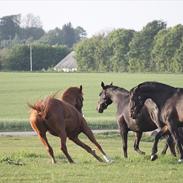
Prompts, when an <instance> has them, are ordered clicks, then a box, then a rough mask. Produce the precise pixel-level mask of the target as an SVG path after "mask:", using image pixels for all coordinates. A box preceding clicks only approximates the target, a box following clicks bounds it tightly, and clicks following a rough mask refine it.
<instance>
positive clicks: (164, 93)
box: [146, 88, 176, 110]
mask: <svg viewBox="0 0 183 183" xmlns="http://www.w3.org/2000/svg"><path fill="white" fill-rule="evenodd" d="M175 91H176V88H169V89H162V90H160V89H157V90H152V91H151V92H150V93H148V94H146V98H151V99H152V100H153V102H155V103H156V105H157V107H158V109H159V110H161V108H162V107H163V106H164V104H165V102H166V100H167V99H168V98H170V97H171V96H173V94H174V93H175Z"/></svg>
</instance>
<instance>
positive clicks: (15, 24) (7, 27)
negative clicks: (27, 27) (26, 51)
mask: <svg viewBox="0 0 183 183" xmlns="http://www.w3.org/2000/svg"><path fill="white" fill-rule="evenodd" d="M20 17H21V16H20V15H19V14H18V15H10V16H4V17H2V18H0V40H9V39H10V40H11V39H13V38H14V37H15V35H16V33H18V31H19V29H20Z"/></svg>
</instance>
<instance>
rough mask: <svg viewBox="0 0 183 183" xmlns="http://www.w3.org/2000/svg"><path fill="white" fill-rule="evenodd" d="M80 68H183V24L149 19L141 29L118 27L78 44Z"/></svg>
mask: <svg viewBox="0 0 183 183" xmlns="http://www.w3.org/2000/svg"><path fill="white" fill-rule="evenodd" d="M75 51H76V58H77V62H78V66H79V70H80V71H97V72H174V73H175V72H183V25H181V24H179V25H176V26H174V27H170V28H167V25H166V23H165V22H163V21H158V20H155V21H152V22H149V23H148V24H147V25H146V26H145V27H143V29H142V30H141V31H138V32H137V31H134V30H128V29H117V30H114V31H112V32H110V33H108V34H100V35H97V36H93V37H92V38H89V39H84V40H82V41H80V42H79V43H78V44H76V46H75Z"/></svg>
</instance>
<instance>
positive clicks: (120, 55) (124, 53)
mask: <svg viewBox="0 0 183 183" xmlns="http://www.w3.org/2000/svg"><path fill="white" fill-rule="evenodd" d="M134 33H135V31H133V30H126V29H117V30H115V31H112V32H111V33H109V34H108V36H107V40H108V44H109V48H108V49H109V50H111V53H110V61H111V63H110V64H111V65H112V69H111V71H115V72H124V71H127V69H128V52H129V49H130V48H129V44H130V42H131V40H132V38H133V36H134Z"/></svg>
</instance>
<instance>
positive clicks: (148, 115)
mask: <svg viewBox="0 0 183 183" xmlns="http://www.w3.org/2000/svg"><path fill="white" fill-rule="evenodd" d="M101 87H102V91H101V93H100V95H99V96H100V99H99V101H98V106H97V111H98V112H99V113H103V111H104V110H105V109H107V107H108V105H110V104H111V103H115V104H116V106H117V123H118V126H119V129H120V134H121V137H122V143H123V153H124V157H127V136H128V131H134V132H135V134H136V139H135V142H134V150H135V151H137V152H138V153H140V154H145V153H144V152H142V151H141V150H140V149H139V143H140V140H141V137H142V133H143V132H147V131H152V130H155V129H157V126H156V124H155V121H156V120H157V119H156V117H157V108H156V105H155V104H154V102H152V100H148V101H147V102H146V103H145V104H144V106H143V109H142V113H141V115H139V116H138V118H137V119H132V118H131V117H130V107H129V102H130V93H129V91H127V90H126V89H124V88H120V87H118V86H113V85H112V84H110V85H105V84H104V83H103V82H101ZM170 140H171V139H168V141H167V142H168V144H169V146H170V150H171V152H172V154H173V155H175V150H174V146H172V145H173V144H172V143H171V141H170ZM166 150H167V146H165V148H164V150H163V153H166Z"/></svg>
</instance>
